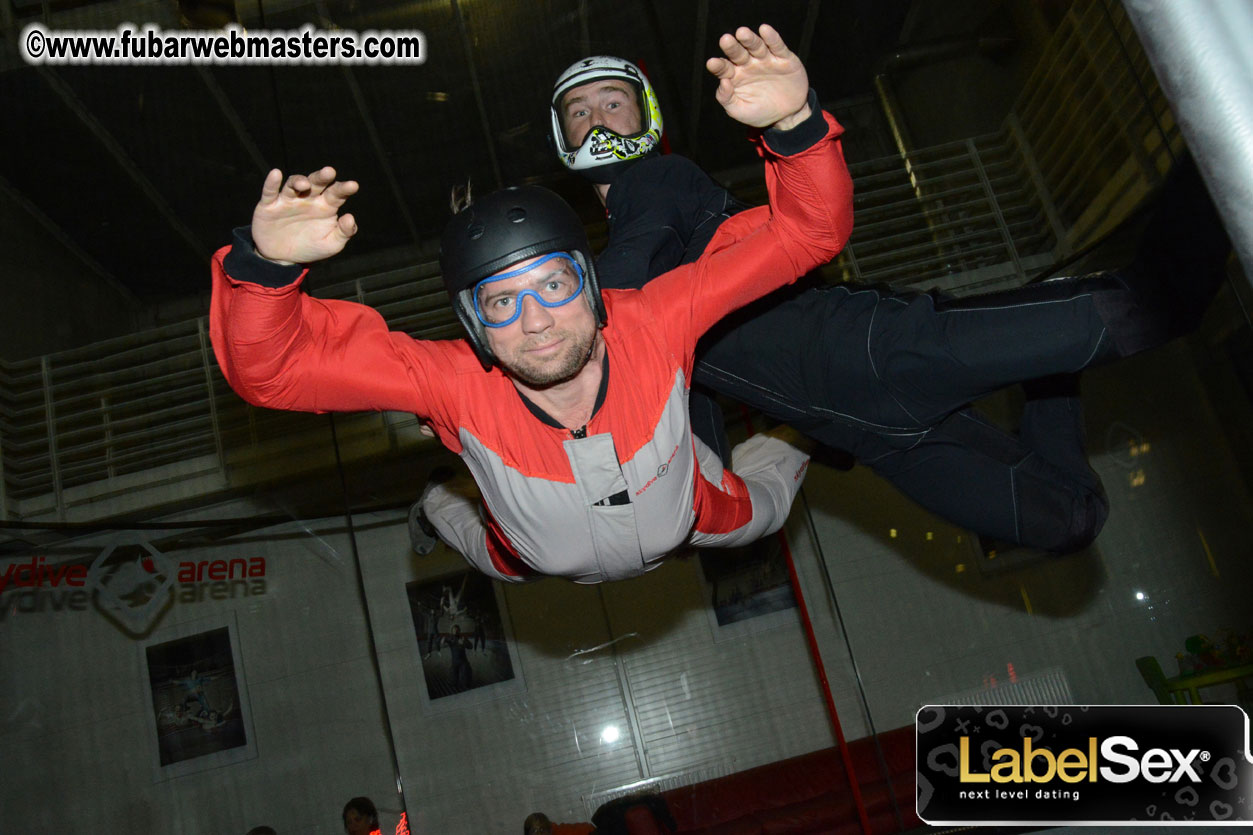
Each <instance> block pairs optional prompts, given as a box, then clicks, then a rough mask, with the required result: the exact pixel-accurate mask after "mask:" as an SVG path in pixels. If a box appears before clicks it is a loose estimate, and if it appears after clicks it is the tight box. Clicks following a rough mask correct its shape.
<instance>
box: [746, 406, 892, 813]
mask: <svg viewBox="0 0 1253 835" xmlns="http://www.w3.org/2000/svg"><path fill="white" fill-rule="evenodd" d="M741 409H742V411H743V415H744V425H745V426H746V427H748V435H749V437H750V438H751V437H752V436H753V419H752V416H751V415H750V414H749V412H748V408H747V407H741ZM777 535H778V537H779V547H780V548H782V549H783V556H784V557H785V558H786V559H787V574H788V579H790V580H791V581H792V596H793V597H795V598H796V608H797V609H799V610H800V613H801V625H802V626H804V627H805V641H806V643H807V644H808V645H809V656H810V658H812V659H813V661H814V669H815V672H817V673H818V683H819V684H820V685H821V686H822V696H823V699H824V700H825V701H826V703H827V713H828V715H830V717H831V727H832V728H833V729H834V730H835V741H836V743H837V744H838V745H839V747H840V757H841V759H843V760H844V770H845V771H846V772H848V785H849V788H851V789H852V790H853V803H854V804H855V805H856V806H857V818H858V820H860V821H861V831H862V832H863V833H865V835H872V833H873V830H872V829H871V828H870V817H869V816H868V815H867V814H866V804H865V802H864V801H863V800H862V798H861V785H860V784H859V783H858V781H857V772H856V770H855V769H854V768H853V758H852V755H850V754H849V751H848V743H847V742H845V740H844V728H843V726H842V725H841V724H840V714H839V712H838V711H837V710H836V709H835V698H834V697H833V696H832V695H831V685H830V683H829V682H828V681H827V668H826V667H825V666H824V665H823V663H822V655H821V654H820V653H819V651H818V637H817V635H815V634H814V625H813V622H812V621H811V620H810V619H809V607H808V606H806V605H805V593H804V592H802V591H801V581H800V577H799V576H798V575H797V573H796V563H795V562H794V561H793V560H792V548H791V546H790V545H788V541H787V534H785V533H784V532H783V531H782V530H780V531H779V533H778V534H777Z"/></svg>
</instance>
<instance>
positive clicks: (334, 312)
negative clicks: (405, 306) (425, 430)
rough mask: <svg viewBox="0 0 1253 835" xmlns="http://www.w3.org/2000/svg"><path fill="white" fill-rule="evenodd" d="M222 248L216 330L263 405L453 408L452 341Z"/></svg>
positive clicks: (245, 387) (428, 412)
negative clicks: (397, 326)
mask: <svg viewBox="0 0 1253 835" xmlns="http://www.w3.org/2000/svg"><path fill="white" fill-rule="evenodd" d="M229 251H230V247H223V248H222V249H220V250H219V251H218V252H216V253H215V254H214V256H213V263H212V272H213V296H212V301H211V307H210V314H209V335H210V338H211V340H212V342H213V352H214V355H215V356H216V357H217V361H218V365H219V366H220V367H221V369H222V373H223V374H224V375H225V377H226V380H227V382H228V383H230V386H231V388H233V389H234V390H235V392H236V393H237V394H239V396H240V397H242V398H243V399H244V400H246V401H248V402H249V403H251V404H253V405H254V406H264V407H266V408H270V409H288V410H292V411H301V412H358V411H403V412H413V413H415V414H417V415H420V416H422V417H428V416H432V415H433V414H435V413H437V412H438V413H441V414H440V415H439V416H440V417H445V416H446V412H447V407H448V405H449V403H448V401H449V400H450V399H451V398H450V397H449V394H448V393H447V392H443V391H442V390H441V388H442V387H441V386H440V385H439V381H440V376H441V375H440V373H439V372H438V371H436V369H439V368H441V362H442V363H443V365H442V367H443V368H444V369H445V370H447V368H448V357H441V354H448V353H450V349H452V348H453V347H454V346H453V344H452V343H440V342H423V341H419V340H415V339H413V338H412V337H410V336H408V335H406V334H403V333H397V332H393V331H389V330H388V328H387V324H386V322H384V320H383V317H382V316H380V315H379V314H378V312H377V311H375V310H374V309H373V308H370V307H367V306H365V305H361V304H355V303H353V302H346V301H335V300H321V299H313V298H310V297H309V296H308V295H306V294H305V293H302V292H301V291H300V284H301V282H302V281H303V280H304V275H305V274H304V273H302V274H301V275H300V277H299V278H298V279H296V281H294V282H292V283H291V284H289V285H287V286H285V287H277V288H273V287H263V286H261V285H259V284H253V283H250V282H246V281H236V280H235V279H232V278H231V277H230V276H229V275H227V274H226V270H225V268H224V267H223V259H224V258H225V257H226V254H227V253H228V252H229Z"/></svg>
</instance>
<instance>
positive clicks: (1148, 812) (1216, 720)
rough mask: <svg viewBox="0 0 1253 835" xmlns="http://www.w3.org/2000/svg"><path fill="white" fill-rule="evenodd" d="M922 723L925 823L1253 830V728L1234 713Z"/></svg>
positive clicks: (1004, 713) (987, 713) (957, 715)
mask: <svg viewBox="0 0 1253 835" xmlns="http://www.w3.org/2000/svg"><path fill="white" fill-rule="evenodd" d="M916 722H917V733H918V746H917V762H918V798H917V811H918V817H919V818H921V819H922V820H924V821H926V822H927V823H929V824H933V825H937V824H939V825H953V824H975V825H978V824H986V825H991V824H1002V825H1011V826H1012V825H1024V824H1071V825H1074V824H1079V825H1083V824H1088V825H1105V826H1110V825H1119V824H1123V825H1132V824H1135V823H1141V824H1147V823H1153V824H1155V825H1158V826H1162V825H1172V824H1173V825H1181V826H1187V825H1200V824H1204V825H1207V826H1214V825H1224V824H1225V825H1230V826H1249V825H1250V822H1253V758H1251V757H1250V756H1249V751H1248V739H1249V723H1248V717H1247V716H1245V714H1244V711H1243V710H1241V709H1240V708H1238V707H1235V706H1232V705H1138V706H1121V707H1116V706H1091V707H1080V706H1074V705H1064V706H1043V707H1028V706H1014V707H1008V706H997V707H988V706H984V707H975V706H952V705H949V706H935V705H928V706H927V707H924V708H922V709H921V710H919V711H918V715H917V718H916Z"/></svg>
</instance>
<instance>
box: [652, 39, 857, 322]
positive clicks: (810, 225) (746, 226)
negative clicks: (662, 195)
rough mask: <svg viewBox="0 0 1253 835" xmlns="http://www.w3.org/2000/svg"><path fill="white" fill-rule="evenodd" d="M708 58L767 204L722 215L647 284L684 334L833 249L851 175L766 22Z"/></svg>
mask: <svg viewBox="0 0 1253 835" xmlns="http://www.w3.org/2000/svg"><path fill="white" fill-rule="evenodd" d="M719 45H720V47H721V48H722V51H723V54H724V56H725V57H722V58H711V59H710V60H709V62H708V68H709V70H710V72H712V73H714V75H716V76H718V92H717V96H718V100H719V102H720V103H722V105H723V106H724V107H725V108H726V110H727V113H728V114H730V115H731V116H732V117H733V118H736V119H738V120H739V121H741V122H744V123H745V124H749V125H753V126H756V127H764V126H767V125H768V126H770V127H769V129H767V130H765V131H763V132H762V134H761V136H760V137H759V138H758V142H759V143H760V147H759V149H758V151H759V153H760V154H761V156H762V157H764V158H765V160H766V187H767V190H768V192H769V195H770V205H769V207H761V208H757V209H750V210H748V211H745V212H741V213H739V214H737V215H735V216H734V217H731V218H730V219H728V220H727V221H725V222H724V223H723V224H722V225H721V226H720V227H719V228H718V231H717V233H716V234H715V235H714V238H713V240H711V241H710V243H709V245H708V246H707V247H706V249H705V253H704V254H703V255H702V256H701V258H700V260H698V261H697V262H695V263H694V264H689V265H686V266H684V267H680V268H678V269H676V270H673V271H671V272H670V273H667V274H666V275H663V276H660V277H658V278H657V279H655V280H654V281H653V282H652V283H651V284H649V285H648V287H647V288H645V289H646V292H647V293H648V294H649V295H650V296H651V297H653V298H654V299H656V300H657V302H658V303H660V304H663V305H666V306H667V307H669V308H670V309H671V310H672V311H673V312H674V315H673V316H672V317H670V316H668V317H665V318H666V320H667V321H679V322H684V323H685V324H686V325H688V326H689V328H690V330H689V331H688V332H687V333H686V334H684V338H686V339H691V340H692V344H694V341H695V339H696V338H697V337H699V336H700V335H701V334H703V333H704V332H705V331H706V330H707V329H709V328H710V327H711V326H712V325H713V324H714V323H715V322H717V321H718V320H719V319H721V318H722V317H723V316H725V315H726V314H727V313H730V312H731V311H732V310H735V309H737V308H739V307H742V306H743V305H745V304H748V303H749V302H751V301H753V300H755V299H758V298H761V297H762V296H764V295H766V294H767V293H769V292H771V291H772V290H775V289H778V288H779V287H782V286H784V285H785V284H789V283H791V282H793V281H795V280H796V279H797V278H799V277H800V276H802V275H804V274H805V273H807V272H808V271H810V270H812V269H813V268H815V267H817V266H819V265H821V264H824V263H826V262H827V261H829V260H831V259H832V258H833V257H835V255H836V254H838V253H839V251H840V250H841V249H842V248H843V247H844V244H845V243H847V241H848V236H849V234H850V233H851V232H852V228H853V185H852V179H851V178H850V177H849V174H848V167H847V165H845V163H844V154H843V151H842V149H841V148H840V144H839V141H838V139H839V136H840V134H841V133H843V129H842V128H841V127H840V126H839V124H838V123H837V122H836V121H835V119H834V118H832V117H831V116H830V115H828V114H825V113H823V112H822V111H821V110H819V109H818V100H817V96H816V95H815V94H814V93H813V91H811V90H810V89H809V87H808V84H809V81H808V77H807V75H806V73H805V70H804V67H803V66H802V65H801V63H800V60H799V59H798V58H797V57H796V55H795V54H793V53H792V52H791V50H789V49H788V48H787V46H786V44H784V43H783V39H782V38H780V37H779V35H778V33H777V32H775V31H774V29H772V28H771V27H769V26H764V25H763V26H762V27H761V28H760V30H759V32H757V33H754V32H753V31H752V30H751V29H748V28H746V27H741V28H740V29H738V30H736V33H735V35H734V36H732V35H723V36H722V38H721V40H720V41H719Z"/></svg>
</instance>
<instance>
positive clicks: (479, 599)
mask: <svg viewBox="0 0 1253 835" xmlns="http://www.w3.org/2000/svg"><path fill="white" fill-rule="evenodd" d="M405 591H406V594H407V596H408V598H409V611H410V614H412V616H413V629H414V635H415V636H416V637H417V641H418V657H419V659H420V661H421V664H422V677H423V680H424V682H425V685H426V694H427V697H428V699H429V700H430V701H432V702H434V701H436V700H438V699H445V698H447V697H449V696H455V695H458V694H462V693H467V692H469V691H473V690H478V689H479V688H484V687H489V686H490V685H497V684H501V683H503V682H507V681H513V680H514V679H515V677H516V675H517V661H516V658H515V657H514V653H513V648H512V647H511V646H510V641H509V638H508V627H507V623H506V622H505V619H504V618H502V615H501V606H500V603H499V602H498V601H497V599H496V592H495V590H494V589H493V587H492V581H491V580H489V579H488V578H487V577H485V576H484V575H482V574H480V573H478V572H476V571H469V570H467V571H459V572H457V573H456V574H452V575H448V576H445V577H441V578H438V579H434V580H418V581H415V582H412V583H408V584H407V585H406V586H405Z"/></svg>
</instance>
